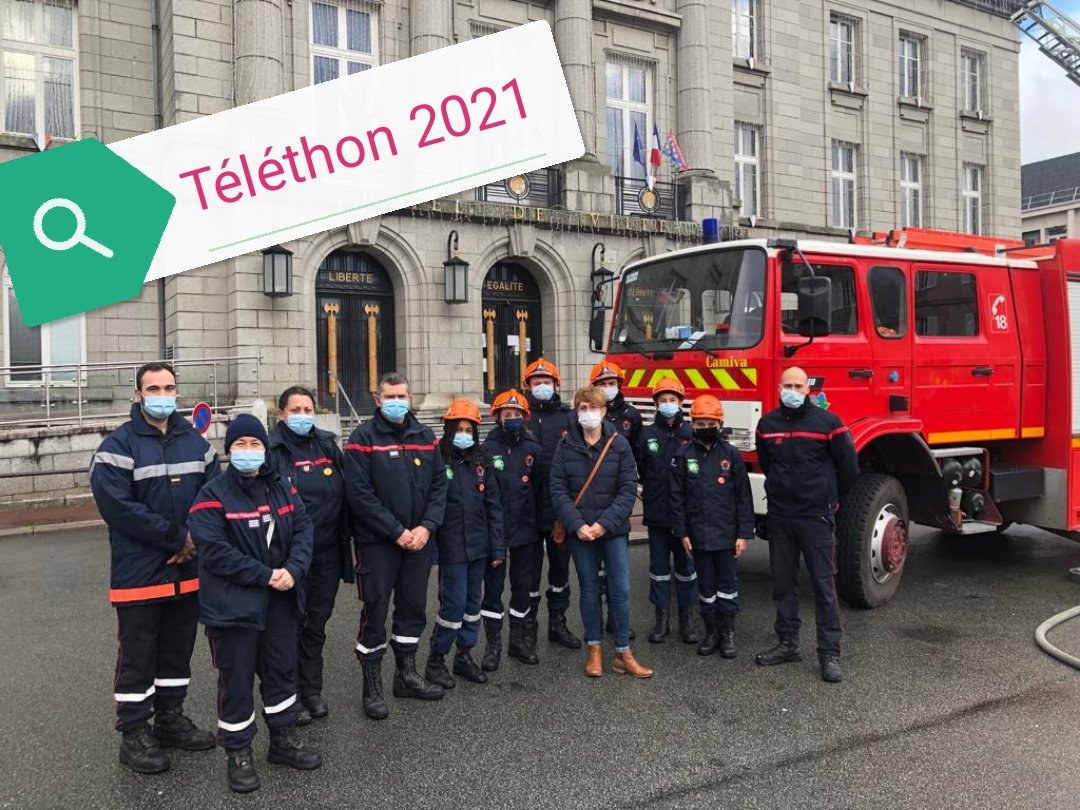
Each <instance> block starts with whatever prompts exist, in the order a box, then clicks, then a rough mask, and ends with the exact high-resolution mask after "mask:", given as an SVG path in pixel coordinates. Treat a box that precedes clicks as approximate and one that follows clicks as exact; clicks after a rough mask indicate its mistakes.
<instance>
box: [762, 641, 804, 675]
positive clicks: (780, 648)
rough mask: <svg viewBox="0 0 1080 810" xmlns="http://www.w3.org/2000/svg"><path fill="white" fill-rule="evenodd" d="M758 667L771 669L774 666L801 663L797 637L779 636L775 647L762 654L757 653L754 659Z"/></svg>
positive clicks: (800, 651)
mask: <svg viewBox="0 0 1080 810" xmlns="http://www.w3.org/2000/svg"><path fill="white" fill-rule="evenodd" d="M754 660H755V661H756V662H757V664H758V666H762V667H771V666H775V665H776V664H786V663H789V662H792V661H802V650H801V649H800V648H799V637H798V636H780V641H779V642H777V644H776V646H775V647H770V648H769V649H767V650H765V651H764V652H759V653H758V654H757V656H756V657H755V658H754Z"/></svg>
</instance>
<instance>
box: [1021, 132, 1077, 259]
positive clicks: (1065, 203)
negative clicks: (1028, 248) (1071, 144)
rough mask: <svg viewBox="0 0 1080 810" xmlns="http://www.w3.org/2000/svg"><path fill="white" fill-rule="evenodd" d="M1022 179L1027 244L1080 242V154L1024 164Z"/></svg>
mask: <svg viewBox="0 0 1080 810" xmlns="http://www.w3.org/2000/svg"><path fill="white" fill-rule="evenodd" d="M1021 178H1022V182H1021V192H1020V193H1021V199H1020V211H1021V214H1020V215H1021V217H1022V223H1023V224H1022V226H1021V235H1022V237H1023V239H1024V241H1025V242H1027V243H1029V244H1033V245H1038V244H1046V243H1047V242H1054V241H1056V240H1058V239H1080V152H1074V153H1072V154H1071V155H1061V156H1059V157H1054V158H1048V159H1047V160H1039V161H1036V162H1034V163H1025V164H1024V166H1023V168H1022V169H1021Z"/></svg>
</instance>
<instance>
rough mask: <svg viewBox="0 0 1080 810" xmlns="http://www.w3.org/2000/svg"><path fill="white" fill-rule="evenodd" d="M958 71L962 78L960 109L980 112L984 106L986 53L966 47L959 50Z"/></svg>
mask: <svg viewBox="0 0 1080 810" xmlns="http://www.w3.org/2000/svg"><path fill="white" fill-rule="evenodd" d="M960 71H961V78H962V80H963V88H962V96H961V99H960V101H961V107H960V109H962V110H970V111H972V112H980V111H981V110H982V109H983V107H985V106H986V105H985V102H984V99H983V77H984V76H985V75H986V55H985V54H981V53H979V52H978V51H969V50H967V49H966V48H965V49H963V50H961V51H960Z"/></svg>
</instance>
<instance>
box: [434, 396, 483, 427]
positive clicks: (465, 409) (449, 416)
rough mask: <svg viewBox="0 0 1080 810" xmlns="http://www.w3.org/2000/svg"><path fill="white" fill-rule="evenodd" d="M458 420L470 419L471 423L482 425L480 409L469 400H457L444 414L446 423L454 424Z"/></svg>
mask: <svg viewBox="0 0 1080 810" xmlns="http://www.w3.org/2000/svg"><path fill="white" fill-rule="evenodd" d="M457 419H468V420H469V421H470V422H475V423H476V424H477V425H479V424H480V409H479V408H477V407H476V406H475V405H473V404H472V403H471V402H469V400H467V399H455V400H454V401H453V402H451V403H450V407H449V408H447V409H446V413H445V414H443V421H444V422H453V421H455V420H457Z"/></svg>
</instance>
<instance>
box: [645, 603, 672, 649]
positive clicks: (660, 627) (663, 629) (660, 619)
mask: <svg viewBox="0 0 1080 810" xmlns="http://www.w3.org/2000/svg"><path fill="white" fill-rule="evenodd" d="M670 618H671V612H670V611H667V610H664V608H660V607H658V608H657V609H656V624H654V625H653V629H652V630H650V631H649V641H651V642H652V643H653V644H661V643H662V642H663V641H664V639H665V638H667V637H668V634H669V633H670V632H671V622H670Z"/></svg>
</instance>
